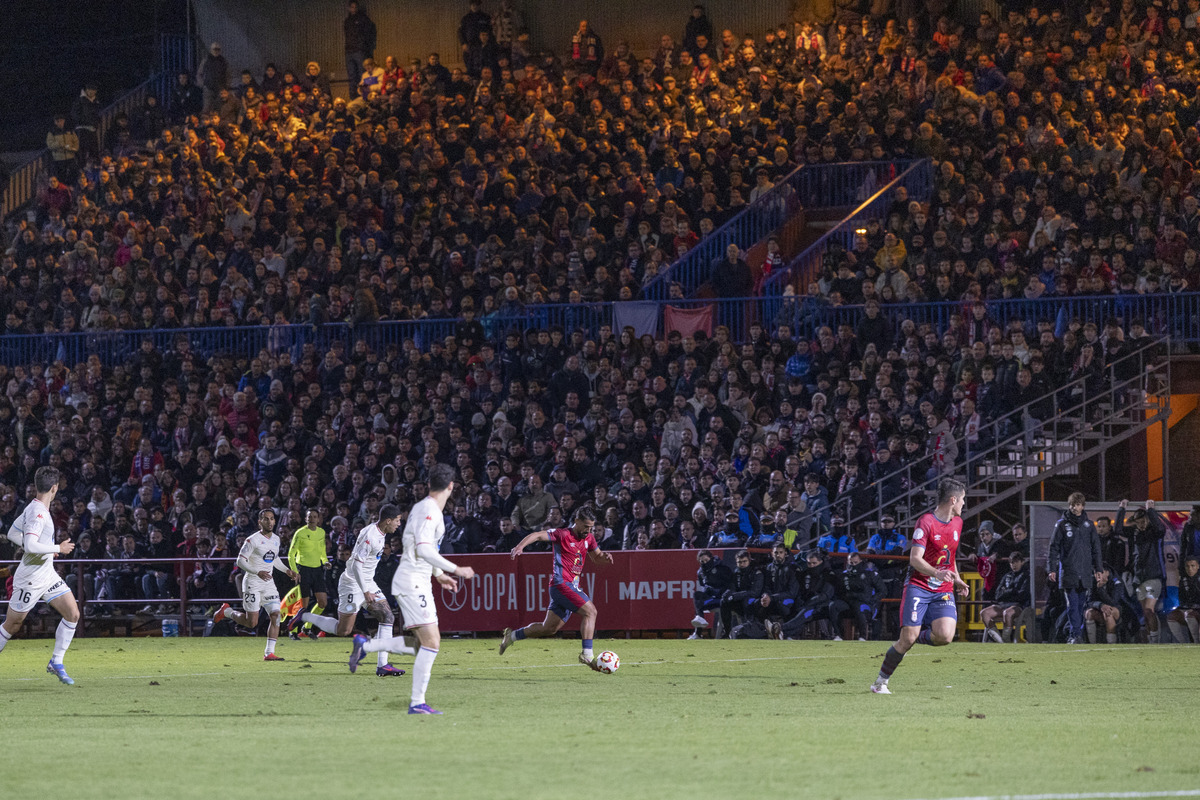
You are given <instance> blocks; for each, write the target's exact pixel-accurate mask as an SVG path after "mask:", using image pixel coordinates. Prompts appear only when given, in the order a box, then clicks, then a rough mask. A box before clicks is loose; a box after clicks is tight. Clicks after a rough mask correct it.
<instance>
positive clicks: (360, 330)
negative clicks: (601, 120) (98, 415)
mask: <svg viewBox="0 0 1200 800" xmlns="http://www.w3.org/2000/svg"><path fill="white" fill-rule="evenodd" d="M619 305H620V304H619V303H575V304H571V303H555V304H545V305H536V306H526V307H525V308H524V309H522V310H521V311H519V312H515V313H510V314H495V315H488V316H485V317H483V318H481V319H480V320H479V321H480V323H481V324H482V325H483V328H484V331H485V333H486V334H487V336H488V337H489V339H491V340H492V341H497V342H500V343H503V340H504V334H505V333H507V332H508V331H516V332H518V333H521V332H524V331H526V330H530V329H534V330H538V329H542V328H548V327H551V326H555V325H557V326H559V327H561V328H562V329H563V330H564V331H567V332H568V333H569V332H572V331H582V332H583V333H584V335H586V336H588V337H595V336H597V335H598V334H599V333H600V331H601V329H602V328H604V327H606V326H607V327H608V328H609V329H610V330H613V331H614V332H615V333H616V334H618V335H619V334H620V331H619V330H616V328H617V324H618V320H619V312H618V309H617V307H618V306H619ZM655 305H656V307H657V308H656V317H655V322H656V333H658V334H661V333H663V332H665V322H664V312H665V311H666V309H667V308H669V307H673V308H681V309H697V308H710V307H711V308H712V309H713V317H712V324H713V326H716V325H725V326H726V327H728V328H729V334H730V337H731V338H732V339H733V340H734V341H745V340H746V338H747V336H748V334H749V329H750V326H751V325H753V324H754V323H759V324H761V325H762V326H763V327H764V328H765V329H766V330H767V331H768V332H770V333H774V331H775V328H776V326H778V325H782V324H787V325H790V326H791V328H792V332H793V334H794V335H796V336H798V337H806V338H810V339H811V338H813V337H814V335H815V332H816V330H817V328H819V327H820V326H823V325H829V326H831V327H834V328H835V329H836V327H837V326H838V325H841V324H849V325H851V326H857V325H858V322H859V321H860V320H861V319H862V316H863V307H862V306H859V305H838V306H834V305H830V304H829V303H828V302H827V301H825V300H824V299H821V298H816V297H804V296H799V295H785V296H778V295H767V296H763V297H743V298H730V299H690V300H672V301H670V302H660V303H656V304H655ZM987 308H988V313H989V314H990V315H991V316H992V318H993V319H994V320H996V321H997V322H999V323H1001V324H1006V323H1007V322H1008V321H1009V320H1011V319H1022V320H1024V321H1025V322H1026V323H1033V322H1037V321H1039V320H1049V321H1050V322H1052V323H1054V326H1055V330H1056V333H1057V335H1059V336H1061V335H1062V333H1063V332H1064V331H1065V330H1066V326H1067V323H1068V322H1069V321H1070V320H1071V319H1076V318H1077V319H1080V320H1082V321H1084V322H1095V323H1096V324H1097V325H1102V324H1103V323H1104V322H1105V321H1106V320H1108V319H1109V318H1116V319H1118V320H1119V321H1120V322H1121V324H1122V325H1124V326H1126V327H1127V326H1128V324H1129V322H1130V321H1131V320H1133V319H1140V320H1141V321H1142V322H1143V324H1144V325H1145V326H1146V329H1147V331H1149V332H1150V333H1151V334H1154V335H1169V336H1170V337H1171V339H1172V341H1174V342H1183V343H1188V344H1197V343H1200V292H1186V293H1178V294H1155V295H1098V296H1079V297H1047V298H1041V299H1036V300H1026V299H1016V300H995V301H990V302H988V304H987ZM882 313H883V316H884V318H885V319H887V320H888V321H889V322H890V323H891V324H892V327H893V330H894V331H897V330H899V326H900V323H901V322H902V321H903V320H904V319H911V320H913V321H914V322H916V323H917V324H918V325H921V324H924V323H928V324H930V325H932V326H933V327H934V328H935V329H936V330H937V331H938V332H939V333H940V332H943V331H945V330H946V329H947V327H948V326H949V324H950V322H951V319H952V317H954V316H955V315H958V316H959V317H961V318H962V319H964V320H966V319H969V315H970V309H969V307H968V305H967V304H966V303H963V302H958V301H954V302H941V303H902V304H896V305H889V306H884V307H883V310H882ZM458 323H459V320H458V319H455V318H452V317H445V318H439V319H422V320H385V321H380V322H374V323H368V324H358V325H351V324H349V323H345V322H335V323H327V324H324V325H269V326H268V325H251V326H240V327H214V328H152V329H146V330H129V331H85V332H80V333H48V334H6V335H2V336H0V363H3V364H5V365H7V366H10V367H11V366H16V365H18V364H21V365H26V366H28V365H30V364H49V363H53V362H55V361H60V362H62V363H64V364H68V365H74V364H78V363H81V362H84V361H86V360H87V359H88V357H89V356H92V355H95V356H96V357H97V358H99V359H100V362H101V363H102V364H103V365H105V366H108V367H112V366H115V365H117V364H123V363H127V362H128V361H129V360H130V359H132V358H133V357H134V356H136V355H137V352H138V350H139V348H140V346H141V343H142V341H143V340H145V339H149V340H150V341H151V342H153V343H154V345H155V347H156V348H157V349H158V350H159V351H160V352H167V351H170V350H171V349H173V348H174V346H175V342H176V340H177V339H179V338H181V337H182V338H183V339H186V340H187V342H188V344H189V345H190V347H191V350H192V352H193V353H194V354H195V355H197V356H199V357H201V358H209V357H211V356H214V355H227V356H234V357H238V358H249V357H252V356H255V355H258V354H259V353H261V352H267V353H279V352H281V351H283V350H288V351H290V352H291V353H292V355H293V357H297V356H298V355H299V354H301V353H303V352H304V349H305V347H306V346H309V345H311V346H312V348H314V349H315V351H316V352H317V353H321V352H324V351H325V350H326V349H328V347H329V346H330V345H331V344H332V343H333V342H335V341H341V342H342V343H343V344H345V345H347V349H349V345H351V344H353V343H354V342H356V341H358V340H360V339H361V340H364V341H365V342H366V343H367V344H368V345H369V346H370V347H371V348H373V349H374V350H376V352H380V353H386V351H387V350H388V348H389V347H396V348H399V347H400V346H401V345H403V343H404V342H405V341H407V340H412V342H413V343H414V344H416V345H417V347H419V348H421V349H425V348H428V346H429V345H430V344H431V343H432V342H434V341H444V340H445V338H446V337H448V336H453V335H454V334H455V331H456V329H457V327H458Z"/></svg>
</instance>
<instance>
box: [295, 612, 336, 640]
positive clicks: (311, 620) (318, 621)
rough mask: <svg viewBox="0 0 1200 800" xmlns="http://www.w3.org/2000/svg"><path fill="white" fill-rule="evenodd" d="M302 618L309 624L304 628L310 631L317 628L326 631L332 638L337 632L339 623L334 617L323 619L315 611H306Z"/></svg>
mask: <svg viewBox="0 0 1200 800" xmlns="http://www.w3.org/2000/svg"><path fill="white" fill-rule="evenodd" d="M300 618H301V619H302V620H304V621H305V622H306V623H308V624H306V625H305V626H304V627H305V628H307V629H309V630H312V629H313V628H317V629H319V630H323V631H325V632H326V633H328V634H329V635H331V636H332V635H333V634H335V633H336V632H337V625H338V621H337V620H336V619H334V618H333V617H323V616H321V615H320V614H318V613H317V612H315V611H314V612H308V611H305V612H304V613H303V614H302V615H301V616H300Z"/></svg>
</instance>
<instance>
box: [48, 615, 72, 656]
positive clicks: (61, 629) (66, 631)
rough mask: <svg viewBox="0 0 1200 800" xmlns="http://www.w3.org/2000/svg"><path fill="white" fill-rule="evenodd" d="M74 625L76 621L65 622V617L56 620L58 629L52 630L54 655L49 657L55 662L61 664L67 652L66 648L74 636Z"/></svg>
mask: <svg viewBox="0 0 1200 800" xmlns="http://www.w3.org/2000/svg"><path fill="white" fill-rule="evenodd" d="M75 625H76V623H74V622H67V621H66V620H65V619H60V620H59V621H58V630H56V631H55V632H54V655H53V656H52V657H51V658H50V660H51V661H53V662H54V663H55V664H61V663H62V660H63V656H65V655H66V654H67V648H68V647H70V646H71V640H72V639H74V638H75Z"/></svg>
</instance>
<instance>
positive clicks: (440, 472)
mask: <svg viewBox="0 0 1200 800" xmlns="http://www.w3.org/2000/svg"><path fill="white" fill-rule="evenodd" d="M454 479H455V474H454V467H452V466H450V465H449V464H438V465H437V466H436V467H434V468H433V469H431V470H429V491H431V492H441V491H444V490H445V489H447V488H448V487H449V486H450V484H452V483H454Z"/></svg>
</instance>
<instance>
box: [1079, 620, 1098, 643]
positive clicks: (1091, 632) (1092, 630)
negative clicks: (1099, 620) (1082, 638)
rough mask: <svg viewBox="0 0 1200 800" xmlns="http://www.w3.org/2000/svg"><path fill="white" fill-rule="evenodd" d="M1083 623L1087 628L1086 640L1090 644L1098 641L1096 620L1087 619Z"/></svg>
mask: <svg viewBox="0 0 1200 800" xmlns="http://www.w3.org/2000/svg"><path fill="white" fill-rule="evenodd" d="M1083 625H1084V627H1086V628H1087V637H1088V641H1089V642H1091V643H1092V644H1095V643H1096V642H1098V641H1099V639H1097V638H1096V620H1094V619H1089V620H1088V621H1087V622H1085V623H1083Z"/></svg>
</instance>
